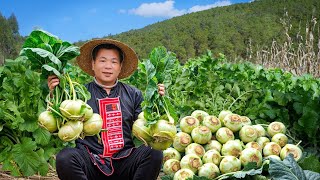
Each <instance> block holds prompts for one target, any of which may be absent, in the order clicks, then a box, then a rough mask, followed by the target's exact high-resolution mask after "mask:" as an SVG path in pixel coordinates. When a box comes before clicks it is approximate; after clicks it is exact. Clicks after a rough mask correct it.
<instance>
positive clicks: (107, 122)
mask: <svg viewBox="0 0 320 180" xmlns="http://www.w3.org/2000/svg"><path fill="white" fill-rule="evenodd" d="M99 111H100V115H101V117H102V119H103V125H102V128H103V129H106V130H107V131H104V132H101V139H102V142H103V147H104V149H103V155H102V156H103V157H111V156H112V154H114V153H116V152H118V151H119V150H120V149H122V148H123V146H124V139H123V131H122V113H121V107H120V99H119V97H116V98H104V99H99Z"/></svg>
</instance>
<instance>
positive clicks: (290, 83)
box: [0, 47, 320, 176]
mask: <svg viewBox="0 0 320 180" xmlns="http://www.w3.org/2000/svg"><path fill="white" fill-rule="evenodd" d="M166 58H170V59H171V61H170V62H171V63H170V68H167V69H166V71H165V73H163V72H161V71H160V70H158V71H157V68H158V67H155V66H152V64H150V61H151V62H161V61H162V60H163V59H166ZM29 67H30V64H29V62H28V61H26V59H25V58H24V57H18V58H17V59H15V60H6V63H5V65H4V66H2V67H0V83H1V87H0V163H1V164H2V170H5V171H10V172H11V174H12V175H14V176H31V175H34V174H40V175H43V176H45V175H46V174H47V173H48V171H49V169H50V167H54V165H55V163H54V159H55V154H56V153H57V152H58V151H59V150H61V149H62V148H63V147H65V146H73V145H74V144H73V143H72V142H63V141H61V140H60V139H59V137H58V136H57V135H55V134H52V133H50V132H48V131H47V130H45V129H43V128H40V127H39V125H38V122H37V119H38V116H39V114H40V113H41V112H43V111H44V110H45V109H46V105H45V103H44V102H45V101H44V100H45V97H46V95H47V94H48V89H47V87H46V81H45V80H43V79H41V78H40V74H39V73H37V72H34V71H32V70H31V69H30V68H29ZM67 71H68V73H69V75H70V78H71V79H73V80H74V81H77V82H79V83H86V82H88V81H90V80H91V78H90V77H89V76H86V75H85V74H84V73H83V72H81V70H80V69H79V68H78V67H75V66H67ZM161 73H162V74H161ZM150 74H152V76H151V75H150ZM159 74H161V75H159ZM158 75H159V76H158ZM146 77H148V78H146ZM155 77H158V78H161V77H162V79H161V80H160V79H159V80H155V79H156V78H155ZM146 79H147V80H148V82H147V83H146ZM125 81H126V82H127V83H129V84H132V85H134V86H136V87H138V88H139V89H141V90H142V91H143V92H145V94H144V95H145V97H146V98H145V99H148V98H149V99H148V100H150V101H158V99H157V98H159V97H156V98H154V96H151V95H150V94H148V92H150V91H147V89H148V87H151V86H146V84H148V83H150V82H153V81H154V83H155V82H156V81H157V82H158V81H159V82H163V83H164V84H165V85H166V87H167V90H166V92H167V96H166V98H167V99H164V100H163V101H162V102H170V104H169V106H167V108H166V111H170V114H171V115H172V117H173V118H174V120H175V121H176V124H177V128H178V129H179V128H180V127H179V123H178V122H179V120H180V119H182V118H183V117H186V116H188V115H190V114H191V113H192V112H194V111H195V110H203V111H205V112H207V113H208V114H210V115H218V114H219V113H220V112H221V111H223V110H229V111H231V112H233V113H235V114H241V115H244V116H247V117H248V118H249V119H250V120H251V123H252V124H253V125H254V124H270V123H271V122H274V121H277V122H282V123H283V124H284V125H285V126H286V127H287V131H286V135H287V136H288V137H289V140H288V141H289V143H290V144H297V143H298V142H299V141H301V143H300V148H301V149H302V150H303V156H302V157H301V159H300V160H299V161H298V163H299V166H300V167H301V168H302V169H304V170H311V171H314V172H320V163H319V157H320V155H319V146H320V140H319V138H317V136H316V135H317V133H318V132H319V128H320V127H319V126H320V120H319V115H320V106H319V105H320V92H319V90H320V80H319V79H316V78H313V77H312V76H309V75H305V76H301V77H295V76H293V75H292V74H290V73H286V72H283V71H281V70H280V69H271V70H267V69H264V68H263V67H260V66H254V65H252V64H249V63H237V64H230V63H226V59H225V57H224V56H223V55H222V54H218V55H213V54H211V53H210V52H208V53H207V54H205V55H203V56H201V57H198V58H195V59H190V60H189V61H188V62H187V63H186V64H184V65H181V64H179V63H178V60H177V59H176V58H175V55H174V54H173V53H171V52H167V50H166V49H165V48H164V47H159V48H155V49H154V50H153V51H152V52H151V53H150V57H149V59H148V60H143V61H141V62H140V63H139V68H138V70H137V71H136V73H135V74H134V75H132V76H131V77H130V78H128V79H126V80H125ZM144 105H145V106H144V107H145V108H144V110H145V111H146V114H147V115H146V116H147V117H150V118H152V119H160V118H162V117H161V116H160V115H164V114H167V113H166V112H165V110H162V109H160V110H159V113H157V114H153V113H152V112H151V113H150V112H149V113H148V110H152V109H151V108H148V107H147V108H146V106H147V104H146V103H145V104H144ZM261 173H262V171H261ZM247 175H250V174H247Z"/></svg>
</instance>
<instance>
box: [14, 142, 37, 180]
mask: <svg viewBox="0 0 320 180" xmlns="http://www.w3.org/2000/svg"><path fill="white" fill-rule="evenodd" d="M36 149H37V145H36V142H34V141H32V139H31V138H26V137H23V138H22V139H21V144H16V145H14V147H13V149H12V153H13V154H14V157H13V159H14V160H15V162H16V163H17V164H18V165H19V167H20V169H21V171H22V172H23V174H24V175H25V176H31V175H33V174H35V173H36V172H37V171H38V168H39V166H40V164H41V158H40V157H39V155H38V154H37V153H36V152H35V150H36Z"/></svg>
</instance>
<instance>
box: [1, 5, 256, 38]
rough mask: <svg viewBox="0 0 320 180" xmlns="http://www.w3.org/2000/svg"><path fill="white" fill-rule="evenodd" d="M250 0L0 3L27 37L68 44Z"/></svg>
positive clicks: (3, 10)
mask: <svg viewBox="0 0 320 180" xmlns="http://www.w3.org/2000/svg"><path fill="white" fill-rule="evenodd" d="M250 1H252V0H0V13H1V14H2V15H3V16H5V17H6V18H8V17H9V16H10V15H11V14H12V13H14V15H15V16H16V17H17V20H18V24H19V32H20V35H22V36H27V35H29V34H30V33H31V31H32V30H34V29H38V28H41V29H43V30H45V31H48V32H50V33H51V34H54V35H56V36H58V37H59V38H60V39H62V40H64V41H69V42H72V43H73V42H77V41H80V40H83V41H86V40H90V39H92V38H100V37H103V36H107V35H110V34H112V35H115V34H119V33H122V32H126V31H129V30H132V29H140V28H143V27H145V26H147V25H151V24H154V23H157V22H161V21H164V20H167V19H170V18H172V17H177V16H181V15H184V14H187V13H192V12H197V11H202V10H206V9H210V8H214V7H218V6H228V5H232V4H236V3H248V2H250Z"/></svg>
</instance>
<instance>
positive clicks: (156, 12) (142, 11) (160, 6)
mask: <svg viewBox="0 0 320 180" xmlns="http://www.w3.org/2000/svg"><path fill="white" fill-rule="evenodd" d="M129 13H133V14H136V15H139V16H144V17H174V16H181V15H183V14H185V13H186V10H184V9H183V10H178V9H175V8H174V1H170V0H168V1H165V2H163V3H143V4H141V5H140V6H139V7H138V8H136V9H131V10H129Z"/></svg>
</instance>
